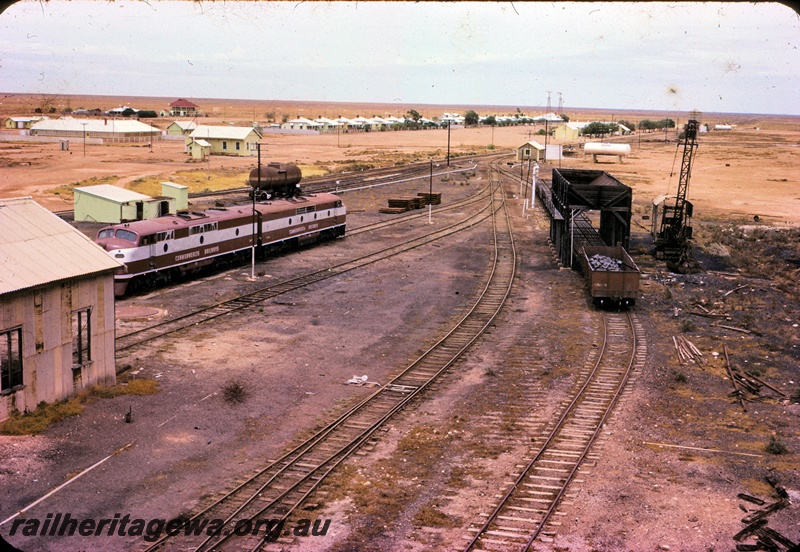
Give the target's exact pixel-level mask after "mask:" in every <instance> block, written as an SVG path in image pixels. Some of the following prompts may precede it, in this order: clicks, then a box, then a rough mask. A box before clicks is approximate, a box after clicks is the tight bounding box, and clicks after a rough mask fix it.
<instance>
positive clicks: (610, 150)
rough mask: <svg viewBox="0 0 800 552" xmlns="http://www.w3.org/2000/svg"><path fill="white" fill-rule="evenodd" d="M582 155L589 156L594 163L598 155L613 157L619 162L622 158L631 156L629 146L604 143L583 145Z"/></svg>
mask: <svg viewBox="0 0 800 552" xmlns="http://www.w3.org/2000/svg"><path fill="white" fill-rule="evenodd" d="M583 154H584V155H591V156H592V158H593V159H594V161H595V162H597V156H598V155H615V156H617V157H619V160H620V162H621V161H622V158H623V157H627V156H628V155H630V154H631V146H630V144H607V143H604V142H586V143H585V144H584V145H583Z"/></svg>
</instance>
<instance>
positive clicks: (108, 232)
mask: <svg viewBox="0 0 800 552" xmlns="http://www.w3.org/2000/svg"><path fill="white" fill-rule="evenodd" d="M113 237H114V229H113V228H106V229H105V230H100V232H98V233H97V239H98V240H107V239H108V238H113Z"/></svg>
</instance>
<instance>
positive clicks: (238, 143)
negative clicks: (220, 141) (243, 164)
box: [236, 142, 242, 151]
mask: <svg viewBox="0 0 800 552" xmlns="http://www.w3.org/2000/svg"><path fill="white" fill-rule="evenodd" d="M241 145H242V143H241V142H236V151H239V149H241Z"/></svg>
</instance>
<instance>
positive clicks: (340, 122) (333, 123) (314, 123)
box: [267, 116, 441, 132]
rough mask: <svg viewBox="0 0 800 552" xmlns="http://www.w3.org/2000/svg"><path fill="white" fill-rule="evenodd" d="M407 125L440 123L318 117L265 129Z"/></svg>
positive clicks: (363, 128)
mask: <svg viewBox="0 0 800 552" xmlns="http://www.w3.org/2000/svg"><path fill="white" fill-rule="evenodd" d="M409 124H415V125H419V126H422V127H439V126H441V124H440V123H437V122H436V121H433V120H431V119H427V118H425V117H421V118H420V119H419V120H416V121H415V120H413V119H410V118H407V117H406V118H403V119H400V118H399V117H394V116H389V117H369V118H367V117H361V116H358V117H354V118H352V119H348V118H347V117H338V118H336V119H328V118H327V117H320V118H318V119H313V120H312V119H307V118H305V117H298V118H297V119H290V120H288V121H286V122H285V123H283V124H280V125H269V126H268V127H267V128H270V127H271V128H280V129H281V130H313V131H317V132H336V131H346V132H347V131H366V132H369V131H380V130H388V129H390V128H395V127H401V126H405V125H409Z"/></svg>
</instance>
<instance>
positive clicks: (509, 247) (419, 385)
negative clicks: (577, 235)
mask: <svg viewBox="0 0 800 552" xmlns="http://www.w3.org/2000/svg"><path fill="white" fill-rule="evenodd" d="M493 184H495V185H493V186H491V189H492V194H491V197H492V202H491V207H490V211H491V215H492V216H491V221H492V233H493V238H494V257H493V262H492V268H491V271H490V274H489V276H488V278H487V281H486V284H485V287H484V288H483V290H482V292H481V294H480V296H479V298H478V299H477V301H476V302H475V304H474V305H473V307H472V308H471V309H470V310H469V312H467V313H466V314H465V315H464V316H463V318H462V319H461V320H460V321H459V323H458V324H457V325H456V326H455V327H454V328H453V329H452V330H451V331H450V332H448V333H447V334H446V335H445V336H444V337H443V338H442V339H441V340H439V341H438V342H437V343H436V344H434V345H433V346H432V347H430V348H429V349H428V350H427V351H426V352H425V353H423V354H422V355H421V356H420V357H419V358H418V359H416V360H415V361H414V362H412V363H411V364H410V365H408V366H407V367H406V368H405V369H403V370H402V371H400V373H399V374H398V375H397V376H395V377H394V378H392V379H391V380H390V381H389V382H388V383H386V384H385V385H383V386H381V387H380V388H379V389H378V390H376V391H375V392H374V393H372V394H371V395H370V396H368V397H366V398H365V399H363V400H362V401H361V402H360V403H358V404H356V405H355V406H354V407H352V408H351V409H350V410H348V411H347V412H346V413H344V414H342V415H341V416H340V417H339V418H337V419H336V420H334V421H332V422H331V423H329V424H328V425H327V426H326V427H324V428H322V429H321V430H320V431H318V432H317V433H316V434H315V435H313V436H312V437H311V438H309V439H308V440H307V441H305V442H304V443H302V444H300V445H298V446H297V447H295V448H294V449H292V450H291V451H289V452H287V453H286V454H284V455H283V456H282V457H281V458H279V459H278V460H276V461H275V462H273V463H271V464H270V465H268V466H266V467H265V468H264V469H262V470H261V471H260V472H258V473H257V474H255V475H254V476H252V477H251V478H249V479H248V480H246V481H245V482H243V483H242V484H240V485H239V486H238V487H237V488H235V489H234V490H232V491H231V492H230V493H228V494H226V495H225V496H223V497H222V498H220V499H218V500H217V501H215V502H214V503H212V504H210V505H208V506H207V507H205V508H204V509H203V510H202V511H200V512H198V513H196V514H195V515H194V516H193V517H192V518H191V519H190V520H189V522H188V523H193V522H194V521H195V520H202V519H223V520H225V521H224V527H223V528H222V529H221V530H220V531H219V533H218V534H216V535H211V536H209V535H205V534H201V535H186V534H185V532H184V533H183V534H181V535H176V536H174V537H169V536H165V537H164V538H163V539H161V540H159V541H158V542H156V543H154V544H153V545H151V546H150V547H149V548H147V550H148V551H150V552H154V551H156V550H175V549H179V550H195V551H196V552H201V551H210V550H222V549H233V548H235V549H236V550H253V551H255V550H261V549H262V547H263V546H264V545H266V544H267V543H268V542H270V541H272V540H275V537H278V536H280V535H281V532H280V529H279V530H278V532H277V533H275V532H274V531H273V532H268V531H267V530H266V529H265V527H264V526H259V524H258V521H259V520H269V521H270V522H271V523H272V524H273V525H271V527H273V529H274V527H276V526H277V527H281V526H282V524H283V523H284V522H286V521H287V520H289V519H290V518H291V517H292V516H293V514H294V512H295V511H296V510H297V509H298V508H299V507H300V506H301V505H302V504H303V503H304V502H305V501H306V499H307V498H308V497H309V496H310V495H311V494H312V493H313V492H314V491H315V490H316V489H317V488H318V487H319V485H320V484H321V483H322V482H323V481H324V479H325V477H326V476H327V475H329V474H330V473H331V472H332V471H333V470H335V469H336V468H337V467H338V466H339V465H341V464H342V462H344V461H345V460H346V459H347V458H348V457H349V456H350V455H351V454H353V453H354V452H355V451H356V450H358V449H359V447H361V446H362V445H363V444H365V443H367V442H369V441H370V440H372V439H374V434H375V432H376V431H377V430H378V429H379V428H380V427H382V426H383V425H384V424H385V423H386V422H387V421H388V420H389V419H390V418H391V417H392V416H394V415H395V414H396V413H398V412H399V411H401V410H402V409H403V408H404V407H406V405H408V404H409V403H410V402H411V401H413V400H415V399H416V398H417V397H418V396H419V395H420V394H421V393H423V392H424V391H425V390H426V389H427V388H429V387H430V386H431V385H432V384H433V383H434V382H435V381H437V380H438V379H439V378H440V376H441V375H442V374H444V373H445V372H446V371H447V370H448V369H449V368H450V367H451V366H452V365H453V364H454V363H455V362H456V361H457V360H458V359H459V358H460V357H461V356H462V355H463V354H464V352H465V351H466V350H467V349H468V348H469V347H470V346H471V345H472V344H473V343H474V342H475V341H476V340H478V339H479V338H480V337H481V335H482V334H483V333H484V332H485V331H486V329H487V328H488V327H489V326H490V324H491V323H492V322H493V321H494V320H495V317H496V316H497V315H498V313H499V312H500V310H501V308H502V307H503V305H504V304H505V301H506V299H507V298H508V296H509V293H510V291H511V286H512V283H513V280H514V275H515V271H516V251H515V248H514V240H513V235H512V233H511V224H510V221H509V219H508V213H507V210H506V207H505V202H504V199H503V196H504V194H503V190H502V186H501V185H500V182H499V180H496V181H495V180H493ZM452 231H455V230H451V233H452ZM259 527H260V530H257V528H259ZM243 528H245V529H248V528H249V529H251V530H248V531H245V530H243ZM237 529H238V530H237Z"/></svg>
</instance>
